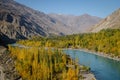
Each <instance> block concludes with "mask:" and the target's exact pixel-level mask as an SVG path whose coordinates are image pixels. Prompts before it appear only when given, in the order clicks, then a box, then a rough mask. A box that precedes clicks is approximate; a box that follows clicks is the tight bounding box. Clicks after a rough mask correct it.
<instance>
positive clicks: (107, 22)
mask: <svg viewBox="0 0 120 80" xmlns="http://www.w3.org/2000/svg"><path fill="white" fill-rule="evenodd" d="M107 28H111V29H120V9H118V10H116V11H115V12H113V13H112V14H111V15H109V16H108V17H106V18H105V19H103V20H102V21H101V22H99V23H98V24H97V25H95V26H93V27H92V28H91V29H90V32H98V31H100V30H102V29H107Z"/></svg>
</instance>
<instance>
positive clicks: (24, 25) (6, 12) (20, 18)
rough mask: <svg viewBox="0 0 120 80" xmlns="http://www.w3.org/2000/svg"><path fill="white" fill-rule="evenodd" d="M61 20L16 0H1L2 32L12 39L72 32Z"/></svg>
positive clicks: (0, 24)
mask: <svg viewBox="0 0 120 80" xmlns="http://www.w3.org/2000/svg"><path fill="white" fill-rule="evenodd" d="M71 32H72V31H71V30H70V29H68V28H66V25H64V24H63V23H61V22H60V21H57V20H54V19H53V18H51V17H49V16H48V15H46V14H44V13H43V12H40V11H36V10H33V9H31V8H29V7H26V6H25V5H22V4H19V3H17V2H15V1H14V0H0V33H2V34H3V35H5V36H7V37H8V38H10V39H26V38H31V37H33V36H50V35H53V34H54V35H63V34H70V33H71Z"/></svg>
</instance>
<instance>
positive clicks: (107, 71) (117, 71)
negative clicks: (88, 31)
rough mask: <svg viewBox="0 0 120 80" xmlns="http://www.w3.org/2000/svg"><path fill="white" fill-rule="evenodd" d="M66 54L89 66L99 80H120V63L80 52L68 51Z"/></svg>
mask: <svg viewBox="0 0 120 80" xmlns="http://www.w3.org/2000/svg"><path fill="white" fill-rule="evenodd" d="M64 52H65V53H66V54H68V55H70V56H71V58H73V59H75V58H76V59H78V61H79V63H80V64H82V65H85V66H89V67H90V68H91V72H93V73H94V75H95V77H96V78H97V80H120V62H118V61H115V60H112V59H108V58H105V57H101V56H98V55H95V54H91V53H88V52H84V51H80V50H71V49H66V50H64Z"/></svg>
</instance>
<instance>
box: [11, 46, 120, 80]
mask: <svg viewBox="0 0 120 80" xmlns="http://www.w3.org/2000/svg"><path fill="white" fill-rule="evenodd" d="M12 46H17V47H22V48H29V47H26V46H24V45H20V44H12ZM63 51H64V52H65V53H66V54H68V55H70V56H71V58H73V59H78V62H79V64H81V65H85V66H89V67H90V68H91V72H93V73H94V75H95V77H96V79H97V80H120V61H116V60H112V59H109V58H105V57H102V56H98V55H95V54H92V53H89V52H84V51H80V50H74V49H64V50H63Z"/></svg>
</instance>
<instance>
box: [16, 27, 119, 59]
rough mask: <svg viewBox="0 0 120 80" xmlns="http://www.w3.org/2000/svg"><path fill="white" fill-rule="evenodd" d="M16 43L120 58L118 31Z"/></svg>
mask: <svg viewBox="0 0 120 80" xmlns="http://www.w3.org/2000/svg"><path fill="white" fill-rule="evenodd" d="M17 43H19V44H23V45H26V46H36V47H54V48H73V49H76V48H77V49H88V50H91V51H95V52H103V53H104V54H108V55H110V56H111V57H118V58H120V29H103V30H101V31H100V32H98V33H83V34H73V35H66V36H54V37H50V38H44V37H33V38H32V39H31V40H21V41H18V42H17Z"/></svg>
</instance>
